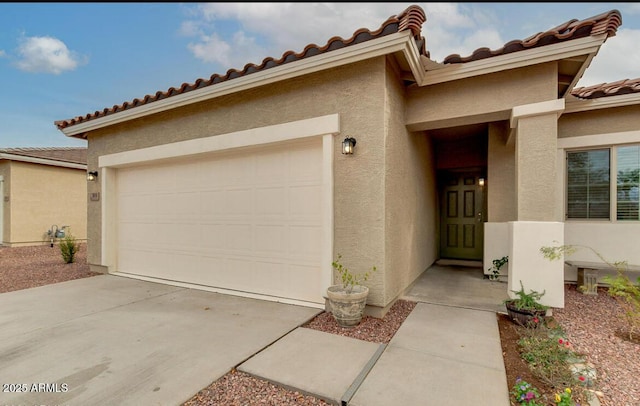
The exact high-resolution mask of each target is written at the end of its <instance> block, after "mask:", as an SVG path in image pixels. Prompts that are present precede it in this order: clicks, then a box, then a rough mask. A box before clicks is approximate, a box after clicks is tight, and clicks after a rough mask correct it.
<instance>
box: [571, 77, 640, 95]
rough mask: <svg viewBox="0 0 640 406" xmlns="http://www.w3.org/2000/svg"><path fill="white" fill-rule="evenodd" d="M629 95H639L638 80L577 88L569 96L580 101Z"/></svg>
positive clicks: (639, 83)
mask: <svg viewBox="0 0 640 406" xmlns="http://www.w3.org/2000/svg"><path fill="white" fill-rule="evenodd" d="M629 93H640V78H637V79H625V80H619V81H617V82H612V83H600V84H599V85H593V86H588V87H577V88H575V89H573V90H572V91H571V94H572V95H573V96H575V97H579V98H581V99H597V98H600V97H607V96H620V95H623V94H629Z"/></svg>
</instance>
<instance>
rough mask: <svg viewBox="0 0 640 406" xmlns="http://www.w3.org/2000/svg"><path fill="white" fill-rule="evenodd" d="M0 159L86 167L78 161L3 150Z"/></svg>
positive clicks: (67, 166)
mask: <svg viewBox="0 0 640 406" xmlns="http://www.w3.org/2000/svg"><path fill="white" fill-rule="evenodd" d="M0 159H6V160H9V161H19V162H28V163H32V164H41V165H50V166H60V167H62V168H72V169H83V170H86V169H87V165H85V164H78V163H74V162H66V161H56V160H54V159H44V158H35V157H31V156H24V155H15V154H7V153H4V152H0Z"/></svg>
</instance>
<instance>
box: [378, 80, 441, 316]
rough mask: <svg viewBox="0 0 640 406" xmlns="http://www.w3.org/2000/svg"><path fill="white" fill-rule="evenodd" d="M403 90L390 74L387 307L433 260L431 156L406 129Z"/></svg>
mask: <svg viewBox="0 0 640 406" xmlns="http://www.w3.org/2000/svg"><path fill="white" fill-rule="evenodd" d="M404 97H405V95H404V89H403V88H402V87H401V85H400V83H399V79H398V78H397V77H396V76H395V74H394V73H393V71H391V70H389V71H388V73H387V81H386V95H385V117H386V122H385V127H386V137H385V150H386V155H385V161H384V162H385V163H384V166H385V168H386V169H385V215H386V218H385V233H384V234H385V239H386V241H385V253H386V255H385V269H386V272H385V298H384V304H385V305H387V304H388V303H390V302H391V301H392V300H394V299H395V298H396V297H397V296H398V295H399V294H401V293H402V292H403V291H404V290H405V289H406V288H407V287H408V286H409V285H410V284H411V283H412V282H413V281H414V280H415V279H416V278H417V277H418V276H419V275H420V274H421V273H422V272H423V271H424V270H426V269H427V267H429V266H430V265H431V264H432V263H433V262H434V261H435V260H436V258H437V240H436V238H437V235H438V231H437V224H438V222H437V196H436V185H435V183H436V181H435V164H434V152H433V146H432V142H431V138H430V137H428V136H427V135H426V134H424V133H422V132H419V133H410V132H408V131H407V130H406V127H405V125H404V110H405V107H406V104H405V99H404Z"/></svg>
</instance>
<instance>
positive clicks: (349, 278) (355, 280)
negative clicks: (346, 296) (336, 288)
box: [331, 254, 377, 293]
mask: <svg viewBox="0 0 640 406" xmlns="http://www.w3.org/2000/svg"><path fill="white" fill-rule="evenodd" d="M341 259H342V255H340V254H338V258H337V259H336V260H335V261H333V262H332V263H331V266H332V267H333V269H335V270H336V272H338V274H339V275H340V280H341V281H342V286H343V287H344V289H345V290H346V291H347V293H351V292H352V291H353V287H354V286H356V285H362V284H363V283H364V282H366V281H367V280H368V279H369V276H371V272H375V271H376V270H377V268H376V267H375V266H374V267H372V268H371V271H367V272H365V273H362V274H354V273H352V272H351V271H350V270H349V269H347V268H346V267H345V266H344V265H342V263H341V262H340V260H341Z"/></svg>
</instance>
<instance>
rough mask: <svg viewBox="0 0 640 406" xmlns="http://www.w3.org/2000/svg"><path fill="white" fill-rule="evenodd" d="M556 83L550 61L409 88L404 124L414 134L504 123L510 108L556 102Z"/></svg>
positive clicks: (553, 68) (554, 70)
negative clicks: (507, 70)
mask: <svg viewBox="0 0 640 406" xmlns="http://www.w3.org/2000/svg"><path fill="white" fill-rule="evenodd" d="M556 81H557V66H556V64H555V63H553V62H550V63H545V64H539V65H535V66H530V67H526V68H520V69H514V70H513V71H510V72H499V73H492V74H487V75H482V76H478V77H474V78H468V79H461V80H456V81H451V82H445V83H442V84H438V85H431V86H426V87H423V88H417V89H413V90H411V91H410V92H408V101H407V115H406V123H407V125H408V126H409V129H410V130H414V131H417V130H428V129H435V128H444V127H452V126H459V125H467V124H476V123H486V122H492V121H499V120H507V119H509V117H510V114H511V109H512V108H513V107H514V106H519V105H524V104H530V103H536V102H541V101H547V100H554V99H556V98H557V97H558V95H557V93H558V89H557V85H556Z"/></svg>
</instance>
